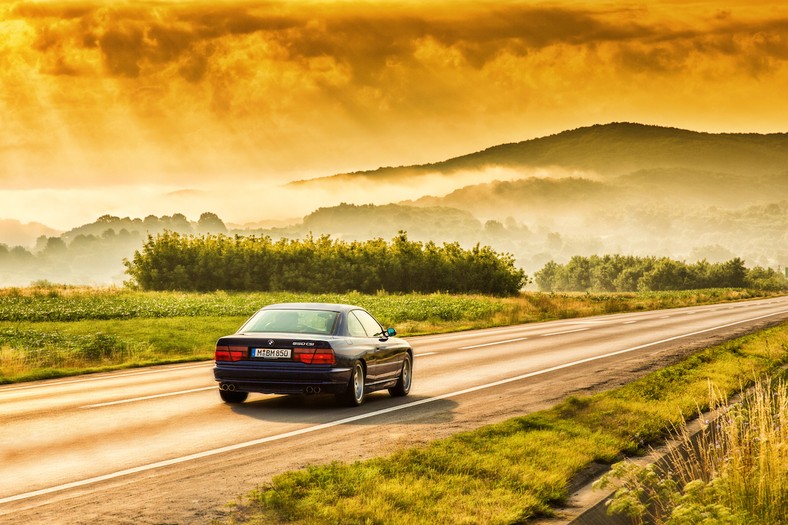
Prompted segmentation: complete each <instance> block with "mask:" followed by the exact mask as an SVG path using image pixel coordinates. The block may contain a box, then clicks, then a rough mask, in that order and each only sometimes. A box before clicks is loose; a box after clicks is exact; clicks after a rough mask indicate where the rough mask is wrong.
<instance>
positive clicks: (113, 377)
mask: <svg viewBox="0 0 788 525" xmlns="http://www.w3.org/2000/svg"><path fill="white" fill-rule="evenodd" d="M207 366H213V360H211V361H210V362H209V363H200V364H198V365H188V366H174V367H169V368H160V369H157V370H144V371H142V372H129V373H124V374H112V375H108V376H101V377H85V378H82V379H72V380H68V381H56V382H53V383H36V384H35V385H25V386H17V387H11V388H2V389H0V394H3V393H5V392H13V391H15V390H29V389H31V388H44V387H48V386H59V385H71V384H74V383H86V382H88V381H103V380H106V379H118V378H122V377H131V376H141V375H145V374H160V373H162V372H172V371H173V370H188V369H190V368H202V367H207Z"/></svg>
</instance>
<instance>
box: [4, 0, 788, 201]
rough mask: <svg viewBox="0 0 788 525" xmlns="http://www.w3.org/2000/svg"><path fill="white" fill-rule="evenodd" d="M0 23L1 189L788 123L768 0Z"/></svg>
mask: <svg viewBox="0 0 788 525" xmlns="http://www.w3.org/2000/svg"><path fill="white" fill-rule="evenodd" d="M0 31H3V32H4V33H3V34H4V38H3V40H2V41H0V111H1V112H2V114H3V116H4V123H3V124H4V130H3V133H2V134H0V187H6V188H21V187H57V186H63V187H70V186H75V185H76V186H79V185H85V186H89V185H91V184H95V183H97V182H100V183H102V184H105V183H107V182H110V181H117V183H124V184H132V183H135V182H151V181H157V180H166V181H167V182H168V183H173V184H176V185H177V184H181V185H183V186H186V187H198V186H199V185H200V184H203V183H207V182H211V181H214V180H216V179H217V178H220V179H222V180H227V181H233V183H242V181H244V180H248V179H249V178H250V177H251V178H257V179H259V178H266V177H268V178H276V179H287V178H288V177H289V178H302V177H303V176H305V174H316V175H327V174H332V173H334V172H341V171H355V170H358V169H365V168H375V167H378V166H381V165H400V164H409V163H419V162H429V161H437V160H442V159H444V158H447V157H450V156H453V155H459V154H463V153H467V152H469V151H475V150H479V149H482V148H484V147H487V146H490V145H494V144H496V143H500V142H511V141H515V140H523V139H526V138H531V137H534V136H539V135H543V134H547V133H552V132H557V131H561V130H562V129H566V128H573V127H578V126H580V125H586V124H593V123H597V122H609V121H614V120H626V121H641V122H647V123H661V124H666V125H673V126H679V127H689V128H692V129H707V130H710V131H737V130H739V129H742V130H754V131H758V130H773V129H774V128H779V127H781V126H784V124H783V123H784V122H785V121H786V120H788V109H786V108H785V104H784V102H783V97H784V92H785V88H786V83H787V82H788V69H786V60H788V39H786V37H785V36H784V35H786V34H788V14H786V13H785V12H784V11H780V10H778V9H776V8H774V6H773V5H771V6H770V5H767V4H759V3H758V2H755V3H753V2H744V1H741V2H739V1H737V2H722V3H719V2H717V3H707V2H700V1H699V2H662V3H659V4H652V5H649V6H647V7H646V6H635V7H632V6H631V5H630V4H623V3H621V4H616V3H605V4H599V3H596V2H590V1H588V2H576V1H573V2H564V3H561V2H557V3H553V4H541V3H540V4H536V3H530V2H499V3H489V2H488V3H473V2H464V3H456V2H451V3H449V2H426V3H392V2H387V3H383V2H328V1H325V2H321V1H317V2H309V3H301V2H274V1H266V0H260V1H254V0H251V1H248V0H247V1H225V2H207V1H203V0H196V1H184V2H154V1H149V2H124V3H120V2H109V1H106V2H103V1H97V0H83V1H80V2H65V1H52V2H32V1H30V2H15V3H14V2H11V3H6V4H4V5H3V6H2V7H0ZM752 93H758V96H757V97H754V96H752ZM731 101H735V103H734V104H732V103H731Z"/></svg>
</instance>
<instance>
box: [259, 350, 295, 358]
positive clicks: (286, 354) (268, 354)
mask: <svg viewBox="0 0 788 525" xmlns="http://www.w3.org/2000/svg"><path fill="white" fill-rule="evenodd" d="M291 354H292V350H291V349H290V348H252V357H262V358H263V359H290V355H291Z"/></svg>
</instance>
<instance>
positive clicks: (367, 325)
mask: <svg viewBox="0 0 788 525" xmlns="http://www.w3.org/2000/svg"><path fill="white" fill-rule="evenodd" d="M353 313H354V314H355V315H356V317H358V320H359V321H360V322H361V325H362V326H363V327H364V331H365V332H366V334H367V337H376V336H379V335H380V334H381V333H382V332H383V328H382V327H381V326H380V323H378V322H377V321H376V320H375V318H374V317H372V316H371V315H369V314H368V313H367V312H365V311H364V310H354V311H353Z"/></svg>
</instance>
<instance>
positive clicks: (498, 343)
mask: <svg viewBox="0 0 788 525" xmlns="http://www.w3.org/2000/svg"><path fill="white" fill-rule="evenodd" d="M584 330H585V328H584ZM526 339H528V338H527V337H518V338H516V339H507V340H506V341H495V342H494V343H484V344H480V345H471V346H463V347H461V348H458V349H457V350H470V349H472V348H481V347H483V346H494V345H505V344H506V343H514V342H517V341H525V340H526Z"/></svg>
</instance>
